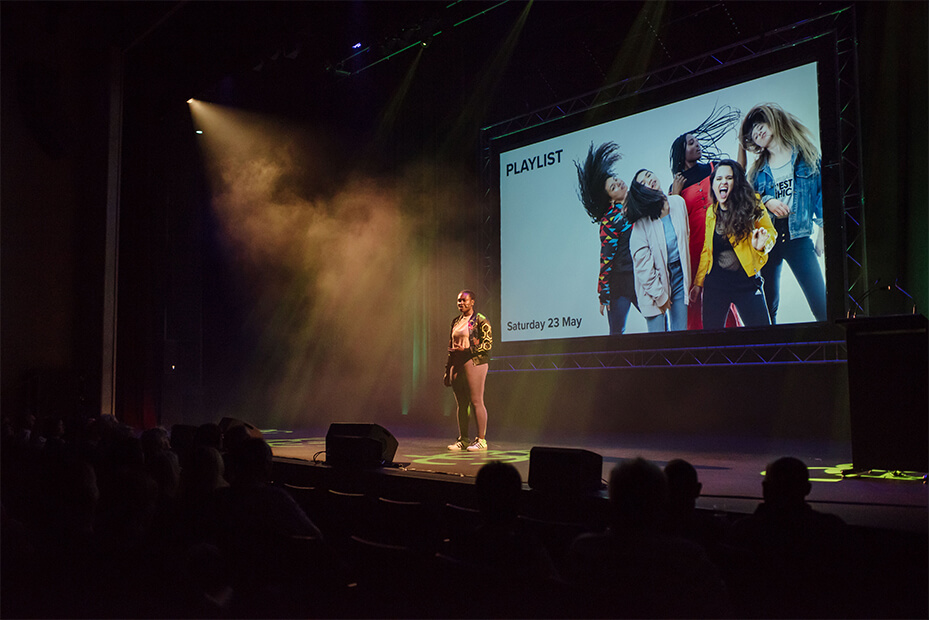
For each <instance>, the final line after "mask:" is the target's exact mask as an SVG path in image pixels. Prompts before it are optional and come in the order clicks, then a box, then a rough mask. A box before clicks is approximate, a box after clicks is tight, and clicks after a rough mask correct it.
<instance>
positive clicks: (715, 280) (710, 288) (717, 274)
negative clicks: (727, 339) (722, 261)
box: [704, 267, 770, 329]
mask: <svg viewBox="0 0 930 620" xmlns="http://www.w3.org/2000/svg"><path fill="white" fill-rule="evenodd" d="M730 304H733V305H735V306H736V309H737V311H738V312H739V315H740V318H742V319H743V325H746V326H747V327H756V326H759V325H769V324H770V323H769V311H768V307H767V306H766V304H765V294H764V293H763V286H762V278H760V277H759V276H755V277H749V276H747V275H746V272H745V271H743V269H742V268H740V269H739V270H737V271H727V270H725V269H722V268H720V267H714V268H711V270H710V273H708V274H707V277H706V278H705V279H704V329H723V327H724V325H725V324H726V321H727V313H729V312H730Z"/></svg>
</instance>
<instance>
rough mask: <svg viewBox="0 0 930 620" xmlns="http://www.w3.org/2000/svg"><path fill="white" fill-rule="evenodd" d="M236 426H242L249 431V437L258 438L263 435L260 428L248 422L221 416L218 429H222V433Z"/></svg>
mask: <svg viewBox="0 0 930 620" xmlns="http://www.w3.org/2000/svg"><path fill="white" fill-rule="evenodd" d="M237 426H244V427H245V430H247V431H248V432H249V437H258V438H259V439H261V438H262V437H264V435H262V432H261V431H260V430H258V429H257V428H255V427H254V426H252V425H251V424H249V423H248V422H243V421H242V420H237V419H236V418H223V419H222V420H220V430H221V431H223V434H224V435H225V434H226V433H228V432H229V431H230V430H231V429H233V428H235V427H237Z"/></svg>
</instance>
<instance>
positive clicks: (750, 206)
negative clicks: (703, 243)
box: [711, 159, 763, 242]
mask: <svg viewBox="0 0 930 620" xmlns="http://www.w3.org/2000/svg"><path fill="white" fill-rule="evenodd" d="M724 166H729V167H730V169H731V170H733V189H732V190H730V195H729V197H728V198H727V208H726V209H721V208H719V205H718V204H717V194H716V192H715V193H714V212H715V214H716V216H717V222H718V224H720V226H721V227H722V228H723V232H724V234H725V235H726V236H727V237H729V238H730V239H733V240H735V241H737V242H739V241H742V240H743V239H746V238H748V237H749V236H750V235H751V234H752V231H753V229H755V227H756V221H757V220H759V219H761V218H762V215H763V207H762V205H761V204H760V202H759V200H757V199H756V192H755V191H754V190H753V188H752V185H750V184H749V180H748V179H747V178H746V172H745V171H744V170H743V167H742V166H740V165H739V163H737V162H735V161H733V160H732V159H724V160H721V161H720V162H718V163H717V168H716V170H715V171H714V174H715V175H716V174H719V172H720V169H721V168H723V167H724ZM711 185H712V186H713V181H711ZM712 191H713V190H712Z"/></svg>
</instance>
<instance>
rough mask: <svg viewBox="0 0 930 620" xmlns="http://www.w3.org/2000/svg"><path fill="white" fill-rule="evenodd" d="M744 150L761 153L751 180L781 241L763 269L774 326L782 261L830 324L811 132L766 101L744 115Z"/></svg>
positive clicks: (812, 307)
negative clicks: (819, 259)
mask: <svg viewBox="0 0 930 620" xmlns="http://www.w3.org/2000/svg"><path fill="white" fill-rule="evenodd" d="M740 147H741V149H745V150H747V151H750V152H752V153H755V154H757V155H758V157H757V158H756V161H755V162H753V164H752V167H751V168H750V169H749V181H750V183H752V184H753V186H754V187H755V190H756V191H757V192H758V193H759V195H760V196H762V202H763V203H764V204H765V208H766V209H768V210H769V211H770V212H771V213H772V215H773V216H774V217H775V230H776V231H778V243H777V244H776V245H775V247H774V248H773V249H772V253H771V255H770V257H769V261H768V263H767V264H766V266H765V269H764V270H763V271H762V277H763V278H764V279H765V299H766V301H767V302H768V306H769V315H770V317H771V319H772V323H775V322H776V315H777V313H778V302H779V297H780V288H781V267H782V262H783V261H784V262H787V263H788V265H789V266H790V267H791V271H792V273H794V277H795V278H797V281H798V284H799V285H800V287H801V291H803V293H804V297H805V298H807V304H808V306H809V307H810V310H811V314H813V315H814V320H816V321H826V320H827V290H826V286H825V285H824V281H823V272H821V270H820V264H819V263H818V262H817V257H818V256H820V255H822V254H823V194H822V191H821V178H820V154H819V152H818V150H817V147H816V146H815V145H814V141H813V139H812V136H811V133H810V130H808V129H807V127H805V126H804V125H803V124H802V123H801V121H799V120H798V119H797V118H795V117H794V115H792V114H789V113H787V112H785V111H784V110H782V109H781V107H779V106H778V105H776V104H774V103H765V104H761V105H757V106H755V107H754V108H753V109H751V110H750V111H749V113H748V114H747V115H746V119H745V120H744V121H743V124H742V127H741V128H740ZM740 157H741V159H744V158H745V153H743V152H741V153H740ZM812 237H813V240H812V239H811V238H812Z"/></svg>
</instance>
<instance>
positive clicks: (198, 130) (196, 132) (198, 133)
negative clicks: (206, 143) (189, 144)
mask: <svg viewBox="0 0 930 620" xmlns="http://www.w3.org/2000/svg"><path fill="white" fill-rule="evenodd" d="M194 133H195V134H197V135H203V130H202V129H197V130H195V131H194Z"/></svg>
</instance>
